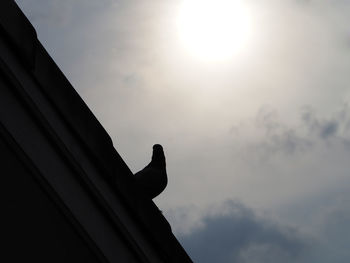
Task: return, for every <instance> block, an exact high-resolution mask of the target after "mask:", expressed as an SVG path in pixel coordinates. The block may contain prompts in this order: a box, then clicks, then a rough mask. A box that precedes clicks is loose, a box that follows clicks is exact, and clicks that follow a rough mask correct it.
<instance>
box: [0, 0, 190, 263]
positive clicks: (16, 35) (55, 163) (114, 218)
mask: <svg viewBox="0 0 350 263" xmlns="http://www.w3.org/2000/svg"><path fill="white" fill-rule="evenodd" d="M0 157H1V159H0V163H1V167H0V172H1V183H0V190H1V197H2V198H1V219H2V220H1V224H0V233H1V234H0V241H1V243H2V251H4V253H2V254H1V255H0V257H5V256H6V257H9V259H10V261H6V262H22V261H24V260H25V261H26V262H177V263H178V262H181V263H186V262H192V261H191V260H190V258H189V257H188V256H187V254H186V252H185V251H184V250H183V248H182V247H181V245H180V244H179V243H178V242H177V240H176V238H175V237H174V236H173V234H172V232H171V228H170V226H169V224H168V222H167V221H166V219H165V218H164V217H163V216H162V214H161V213H160V212H159V210H158V208H157V207H156V206H155V204H154V203H153V202H152V201H151V200H146V199H144V198H143V197H141V196H139V194H138V193H137V192H136V191H135V187H134V186H133V183H132V181H131V176H132V174H131V172H130V170H129V169H128V167H127V166H126V164H125V163H124V162H123V160H122V159H121V157H120V156H119V155H118V153H117V152H116V150H115V149H114V147H113V144H112V141H111V139H110V137H109V136H108V134H107V133H106V132H105V130H104V129H103V127H102V126H101V125H100V123H99V122H98V121H97V120H96V118H95V117H94V115H93V114H92V113H91V112H90V110H89V109H88V107H87V106H86V105H85V104H84V102H83V101H82V100H81V98H80V97H79V95H78V94H77V93H76V92H75V90H74V89H73V87H72V86H71V85H70V83H69V82H68V81H67V79H66V78H65V77H64V75H63V74H62V72H61V71H60V70H59V69H58V67H57V66H56V64H55V63H54V62H53V61H52V59H51V58H50V56H49V55H48V54H47V53H46V51H45V49H44V48H43V47H42V46H41V44H40V43H39V42H38V40H37V38H36V32H35V30H34V29H33V27H32V26H31V24H30V23H29V21H28V20H27V19H26V17H25V16H24V15H23V14H22V12H21V11H20V9H19V8H18V7H17V5H16V4H15V3H14V1H11V0H2V1H0ZM0 261H2V262H5V261H4V259H2V258H0Z"/></svg>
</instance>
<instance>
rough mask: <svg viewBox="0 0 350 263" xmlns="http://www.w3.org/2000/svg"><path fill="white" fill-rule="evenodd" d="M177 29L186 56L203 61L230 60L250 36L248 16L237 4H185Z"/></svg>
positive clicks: (213, 0) (198, 0) (194, 0)
mask: <svg viewBox="0 0 350 263" xmlns="http://www.w3.org/2000/svg"><path fill="white" fill-rule="evenodd" d="M177 25H178V30H179V34H180V38H181V40H182V43H183V44H184V46H185V47H186V49H187V50H188V51H189V53H190V54H191V55H194V56H196V57H198V58H199V59H201V60H205V61H213V60H226V59H229V58H231V57H232V56H234V55H236V54H238V53H239V52H241V51H242V50H243V48H244V47H245V46H246V45H247V42H248V40H249V38H250V35H251V16H250V14H249V12H248V10H247V8H246V7H245V6H244V5H243V3H241V2H240V1H238V0H185V1H184V2H183V4H182V6H181V8H180V13H179V16H178V20H177Z"/></svg>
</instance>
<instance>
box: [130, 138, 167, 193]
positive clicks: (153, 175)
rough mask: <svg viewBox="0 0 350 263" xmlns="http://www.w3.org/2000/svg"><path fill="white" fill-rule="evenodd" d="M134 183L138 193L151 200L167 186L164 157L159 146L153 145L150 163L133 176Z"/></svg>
mask: <svg viewBox="0 0 350 263" xmlns="http://www.w3.org/2000/svg"><path fill="white" fill-rule="evenodd" d="M135 181H136V184H137V185H138V188H139V189H140V191H141V192H142V193H143V194H144V195H146V196H148V197H149V198H151V199H153V198H155V197H156V196H158V195H159V194H160V193H161V192H163V190H164V189H165V187H166V186H167V184H168V177H167V173H166V164H165V156H164V152H163V147H162V146H161V145H160V144H155V145H153V154H152V160H151V162H150V163H149V164H148V165H147V166H146V167H145V168H143V169H142V170H141V171H139V172H137V173H136V174H135Z"/></svg>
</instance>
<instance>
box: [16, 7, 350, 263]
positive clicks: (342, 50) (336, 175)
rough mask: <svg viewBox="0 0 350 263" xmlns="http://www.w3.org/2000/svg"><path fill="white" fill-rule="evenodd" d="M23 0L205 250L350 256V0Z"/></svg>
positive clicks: (177, 228)
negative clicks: (163, 182) (159, 151)
mask: <svg viewBox="0 0 350 263" xmlns="http://www.w3.org/2000/svg"><path fill="white" fill-rule="evenodd" d="M16 2H17V3H18V4H19V6H20V7H21V8H22V10H23V11H24V13H25V14H26V15H27V16H28V18H29V19H30V21H31V22H32V23H33V25H34V26H35V28H36V30H37V33H38V37H39V40H40V41H41V42H42V43H43V45H44V46H45V47H46V49H47V50H48V52H49V53H50V54H51V55H52V57H53V58H54V60H55V61H56V63H57V64H58V65H59V67H60V68H61V69H62V71H63V72H64V74H65V75H66V76H67V77H68V79H69V80H70V82H71V83H72V84H73V86H74V87H75V89H76V90H77V91H78V93H79V94H80V95H81V97H82V98H83V99H84V101H85V102H86V103H87V104H88V105H89V107H90V108H91V110H92V111H93V112H94V113H95V115H96V116H97V118H98V119H99V120H100V122H101V123H102V125H103V126H104V127H105V129H106V130H107V131H108V133H109V134H110V136H111V138H112V140H113V142H114V145H115V148H116V149H117V151H118V152H119V153H120V154H121V155H122V157H123V158H124V160H125V161H126V162H127V164H128V165H129V167H130V169H131V170H132V171H133V172H136V171H138V170H140V169H142V168H143V167H144V165H145V164H147V163H148V162H149V160H150V156H151V147H152V145H153V144H154V143H161V144H162V145H163V146H164V148H165V152H166V157H167V169H168V175H169V185H168V187H167V189H166V190H165V192H164V193H163V194H162V195H161V196H159V197H157V198H156V199H155V202H156V204H157V205H158V206H159V207H160V209H161V210H162V211H163V212H164V215H165V216H166V218H167V219H168V220H169V222H170V223H171V224H172V227H173V230H174V232H175V234H176V236H177V237H178V239H179V240H180V241H181V243H182V244H183V246H184V247H185V249H186V250H187V251H188V253H189V254H190V256H191V257H192V258H193V260H194V261H195V262H198V263H207V262H208V263H209V262H217V263H229V262H234V263H248V262H249V263H255V262H256V263H265V262H269V263H274V262H303V263H304V262H308V263H314V262H315V263H316V262H317V263H323V262H335V263H338V262H339V263H340V262H349V261H350V250H349V249H348V244H349V243H350V227H349V222H350V191H348V189H349V186H350V174H349V171H350V162H349V160H350V159H349V155H350V104H349V103H350V89H349V87H348V85H349V83H350V74H349V73H350V1H349V0H329V1H322V0H283V1H281V0H246V1H244V0H242V1H240V3H236V2H237V1H234V0H232V1H227V0H220V1H218V0H217V1H209V0H203V1H195V0H192V1H191V0H187V1H186V0H185V1H183V0H153V1H144V0H98V1H97V0H95V1H94V0H16ZM230 3H231V4H230ZM232 3H233V4H232ZM191 30H192V31H191Z"/></svg>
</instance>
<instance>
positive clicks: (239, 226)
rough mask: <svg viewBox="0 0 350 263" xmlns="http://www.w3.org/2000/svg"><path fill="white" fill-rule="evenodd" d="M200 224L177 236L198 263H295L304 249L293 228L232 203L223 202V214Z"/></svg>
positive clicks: (299, 237) (211, 217)
mask: <svg viewBox="0 0 350 263" xmlns="http://www.w3.org/2000/svg"><path fill="white" fill-rule="evenodd" d="M227 211H228V212H227ZM202 223H203V225H202V227H200V228H196V229H195V230H194V231H193V232H192V233H190V234H187V235H184V236H180V241H181V243H182V244H183V245H184V247H185V249H186V250H187V251H188V253H189V254H190V255H191V256H192V258H193V260H194V262H198V263H207V262H208V263H209V262H210V263H212V262H217V263H229V262H242V263H243V262H250V263H252V262H260V263H263V262H282V261H283V262H296V260H297V259H298V258H300V257H301V256H302V254H303V252H304V250H305V249H306V247H307V242H306V241H305V239H304V238H303V237H302V236H301V235H300V234H299V233H298V232H297V231H296V230H295V229H293V228H290V227H283V226H280V225H278V224H275V223H272V222H269V221H267V220H264V219H261V218H259V217H257V216H256V215H255V213H254V212H253V211H252V210H250V209H249V208H247V207H245V206H244V205H242V204H239V203H236V202H233V201H229V202H227V203H226V213H223V214H217V215H211V216H207V217H205V218H204V219H203V221H202Z"/></svg>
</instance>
